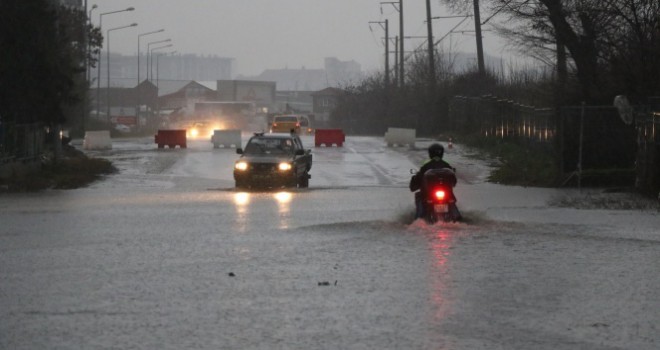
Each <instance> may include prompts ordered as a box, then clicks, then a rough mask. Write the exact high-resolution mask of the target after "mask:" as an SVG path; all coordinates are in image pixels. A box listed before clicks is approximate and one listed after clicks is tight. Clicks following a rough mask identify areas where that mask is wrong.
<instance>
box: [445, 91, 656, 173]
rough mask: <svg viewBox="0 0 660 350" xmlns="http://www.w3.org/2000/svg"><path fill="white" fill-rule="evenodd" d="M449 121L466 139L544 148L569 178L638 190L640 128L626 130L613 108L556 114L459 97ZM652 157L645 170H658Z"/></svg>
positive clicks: (494, 100) (573, 108)
mask: <svg viewBox="0 0 660 350" xmlns="http://www.w3.org/2000/svg"><path fill="white" fill-rule="evenodd" d="M656 119H657V118H656ZM449 120H450V125H451V126H452V128H453V129H454V130H455V131H458V132H460V133H463V134H479V135H481V136H483V137H487V138H496V139H501V140H506V141H507V142H512V143H516V144H520V145H522V146H524V147H532V146H540V147H536V148H540V149H543V150H545V151H547V152H553V154H554V155H555V156H556V157H557V164H558V165H559V168H560V169H558V170H559V171H560V174H562V175H563V176H564V177H565V178H569V177H570V176H571V175H575V174H576V173H577V174H578V175H579V176H582V174H587V173H589V174H591V176H594V177H596V176H598V174H604V176H603V178H602V179H601V180H603V179H606V178H607V177H609V178H613V177H616V178H618V179H616V180H617V181H624V182H625V181H629V182H630V185H631V186H632V185H633V182H634V177H635V174H634V172H633V169H635V161H636V158H637V157H638V155H637V148H638V144H637V131H636V125H635V124H626V123H625V122H624V121H623V120H622V119H621V118H620V117H619V113H618V111H617V109H616V108H614V107H612V106H568V107H562V108H560V109H559V110H554V109H548V108H535V107H533V106H526V105H522V104H519V103H515V102H513V101H509V100H503V99H498V98H496V97H493V96H482V97H464V96H456V97H454V98H452V99H450V102H449ZM651 124H652V126H649V125H647V124H645V125H646V126H645V127H644V130H646V131H645V132H648V129H649V128H653V127H657V124H653V123H651ZM654 130H655V129H654ZM649 157H657V153H654V154H653V155H644V159H645V161H646V162H647V163H648V165H646V167H647V168H653V169H657V166H658V165H657V158H653V159H650V160H648V159H647V158H649ZM652 162H654V163H653V164H650V163H652ZM638 170H639V169H638ZM613 174H615V175H613ZM645 177H646V176H645Z"/></svg>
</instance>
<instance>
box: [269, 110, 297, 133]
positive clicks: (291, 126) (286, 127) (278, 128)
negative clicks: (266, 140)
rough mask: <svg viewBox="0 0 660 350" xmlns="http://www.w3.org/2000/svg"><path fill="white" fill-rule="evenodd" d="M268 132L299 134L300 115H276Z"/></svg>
mask: <svg viewBox="0 0 660 350" xmlns="http://www.w3.org/2000/svg"><path fill="white" fill-rule="evenodd" d="M270 132H294V133H296V134H300V115H296V114H288V115H276V116H274V117H273V122H272V123H271V125H270Z"/></svg>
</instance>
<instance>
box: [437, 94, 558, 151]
mask: <svg viewBox="0 0 660 350" xmlns="http://www.w3.org/2000/svg"><path fill="white" fill-rule="evenodd" d="M449 120H450V125H451V127H452V129H453V130H456V131H459V132H462V133H465V134H473V133H479V134H480V135H482V136H484V137H491V138H499V139H507V140H513V141H515V142H518V143H525V144H530V143H541V144H548V145H551V143H552V141H553V139H554V137H555V133H556V130H557V128H556V126H555V113H554V111H553V110H552V109H548V108H535V107H533V106H526V105H522V104H519V103H515V102H514V101H510V100H503V99H498V98H496V97H494V96H483V97H465V96H455V97H454V98H452V99H451V100H450V102H449Z"/></svg>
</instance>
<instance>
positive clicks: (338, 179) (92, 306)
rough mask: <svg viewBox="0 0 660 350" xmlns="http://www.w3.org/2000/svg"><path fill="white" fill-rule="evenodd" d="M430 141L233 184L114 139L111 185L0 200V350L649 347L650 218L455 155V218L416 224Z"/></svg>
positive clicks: (321, 151)
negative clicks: (586, 205) (265, 184)
mask: <svg viewBox="0 0 660 350" xmlns="http://www.w3.org/2000/svg"><path fill="white" fill-rule="evenodd" d="M311 140H312V139H311V137H309V138H306V139H304V142H305V143H306V145H307V146H311V145H312V144H313V143H312V141H311ZM425 142H426V141H420V142H419V144H418V147H419V149H412V150H410V149H407V148H406V149H402V148H398V149H397V148H395V149H392V148H387V147H386V146H385V145H384V143H383V141H382V139H379V138H371V137H355V138H350V137H349V138H348V139H347V142H346V144H345V147H343V148H318V149H316V148H315V149H313V153H314V164H313V167H312V170H311V175H312V178H311V180H310V188H309V189H298V190H286V191H285V190H282V191H263V192H238V191H235V190H234V188H233V185H234V184H233V179H232V175H231V169H232V165H233V162H234V160H235V159H236V158H237V155H236V154H235V153H234V150H233V149H216V150H214V149H213V148H212V146H211V144H210V143H204V142H201V141H200V142H193V143H191V144H190V146H189V148H188V149H184V150H180V149H174V150H169V149H165V150H157V149H156V147H155V145H154V144H152V140H147V139H144V140H140V139H133V140H123V141H116V142H114V144H113V150H111V151H96V152H92V155H94V156H101V157H105V158H108V159H111V160H112V161H113V162H114V163H115V164H116V165H117V166H118V168H119V169H120V173H119V174H116V175H112V176H109V177H107V178H105V179H104V180H102V181H99V182H97V183H95V184H93V185H92V186H90V187H88V188H84V189H78V190H68V191H47V192H44V193H39V194H16V195H2V196H0V280H1V281H2V283H0V348H2V349H5V348H6V349H72V348H74V349H76V348H78V349H89V348H94V349H97V348H98V349H106V348H108V349H109V348H114V349H117V348H119V349H126V348H139V349H190V348H198V349H374V348H378V349H489V350H490V349H657V348H658V344H660V335H659V334H660V332H659V331H658V325H659V324H660V316H659V314H658V313H657V312H656V310H659V309H660V279H659V278H658V270H657V266H660V234H659V233H658V229H657V228H658V227H660V219H658V215H657V212H648V211H625V210H576V209H572V208H559V207H555V206H552V205H550V204H549V203H551V201H552V199H553V198H556V197H557V196H570V195H572V192H571V191H560V190H552V189H530V188H518V187H505V186H498V185H493V184H489V183H486V182H485V178H486V176H487V172H488V167H487V166H486V165H484V164H482V163H480V162H478V161H475V160H474V159H472V158H469V157H466V156H465V155H466V154H467V153H469V152H468V150H461V149H460V147H457V149H454V150H451V151H449V150H448V154H447V156H446V159H447V160H448V161H449V162H450V163H451V164H452V165H454V166H455V167H456V168H458V173H459V177H460V178H459V185H458V187H457V190H456V191H457V195H458V196H459V200H460V202H459V206H460V207H461V210H462V211H463V214H464V215H465V217H466V218H467V222H465V223H457V224H437V225H432V226H430V225H427V224H425V223H423V222H421V221H414V222H413V221H412V211H413V204H412V195H411V193H410V192H409V191H408V188H407V182H408V178H409V173H408V171H409V169H410V168H415V167H417V166H418V165H419V164H420V162H421V161H422V159H423V158H424V156H425V154H424V153H425V152H424V149H423V147H424V146H425V144H427V143H425Z"/></svg>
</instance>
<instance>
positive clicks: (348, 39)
mask: <svg viewBox="0 0 660 350" xmlns="http://www.w3.org/2000/svg"><path fill="white" fill-rule="evenodd" d="M383 2H392V0H384V1H379V0H88V9H91V8H92V5H97V6H98V8H96V9H94V10H93V11H92V16H91V18H92V22H93V23H94V24H95V25H97V26H98V25H99V17H100V16H99V15H100V14H101V13H104V12H111V11H117V10H122V9H125V8H128V7H134V8H135V11H132V12H120V13H114V14H107V15H104V16H103V22H102V29H103V34H104V35H106V33H107V30H108V29H110V28H115V27H120V26H123V25H127V24H131V23H133V22H135V23H138V26H137V27H135V28H127V29H122V30H116V31H112V32H111V33H110V39H111V43H110V47H111V49H112V51H113V52H120V53H122V54H126V55H134V54H135V53H136V52H137V49H138V47H137V46H138V45H137V37H138V35H139V34H142V33H147V32H151V31H154V30H158V29H161V28H162V29H165V31H164V32H163V33H158V34H153V35H146V36H142V37H141V39H140V46H141V48H140V50H141V52H142V53H145V52H146V51H147V43H149V42H153V41H157V40H164V39H170V38H171V39H172V44H173V46H172V47H171V48H168V49H164V50H162V51H159V52H169V51H170V50H172V51H173V50H176V51H177V53H182V54H189V53H191V54H199V55H218V56H222V57H231V58H234V59H235V69H234V74H243V75H256V74H259V73H261V72H262V71H263V70H264V69H279V68H285V67H288V68H291V69H294V68H295V69H297V68H301V67H303V66H304V67H306V68H308V69H318V68H323V59H324V58H325V57H337V58H338V59H340V60H342V61H348V60H355V61H356V62H358V63H359V64H361V65H362V69H363V71H367V72H373V71H375V70H377V69H381V68H382V66H383V63H384V46H383V40H382V38H383V37H384V30H383V29H382V28H381V27H380V26H379V25H378V24H371V25H369V22H370V21H384V20H385V19H388V20H389V31H390V36H391V37H392V38H393V37H394V36H395V35H398V33H399V14H398V12H397V10H396V8H395V7H394V6H393V5H391V4H387V3H386V4H381V3H383ZM396 2H397V3H398V1H396ZM431 4H432V5H431V6H432V12H433V16H442V15H447V14H448V13H447V11H446V9H445V8H444V6H442V5H441V4H440V2H439V0H431ZM403 6H404V31H405V32H404V36H425V35H426V24H425V19H426V3H425V1H424V0H414V1H411V0H403ZM381 9H382V13H381ZM482 16H483V15H482ZM459 21H460V19H439V20H434V21H433V23H434V26H433V27H434V37H435V38H436V40H437V39H438V38H440V37H441V36H443V35H445V34H446V33H447V32H449V31H450V30H451V28H452V27H454V26H455V25H456V24H458V23H459ZM370 27H371V30H370ZM459 29H463V30H474V24H473V22H472V20H471V19H469V20H467V21H465V22H464V23H463V26H462V27H460V28H459ZM450 37H451V40H449V38H448V39H446V40H444V41H443V43H444V44H446V45H448V44H449V43H451V44H452V51H463V52H474V51H476V50H475V39H474V36H473V35H470V34H463V35H461V34H453V35H451V36H450ZM405 43H406V44H405V46H406V47H405V50H406V51H408V50H413V49H414V48H417V47H419V46H420V45H424V39H422V38H411V39H406V41H405ZM502 43H503V42H502V40H501V39H499V38H497V37H496V36H495V34H493V33H491V32H485V33H484V48H485V51H486V53H487V54H490V55H493V56H506V55H508V53H506V51H504V49H503V44H502ZM106 45H107V44H106ZM157 46H158V45H152V46H151V48H154V47H157ZM393 46H394V45H393V44H392V45H390V50H392V51H393V50H394V48H393ZM393 57H394V56H391V60H392V61H391V62H392V63H393V62H394V61H393V59H394V58H393Z"/></svg>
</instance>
